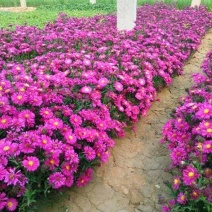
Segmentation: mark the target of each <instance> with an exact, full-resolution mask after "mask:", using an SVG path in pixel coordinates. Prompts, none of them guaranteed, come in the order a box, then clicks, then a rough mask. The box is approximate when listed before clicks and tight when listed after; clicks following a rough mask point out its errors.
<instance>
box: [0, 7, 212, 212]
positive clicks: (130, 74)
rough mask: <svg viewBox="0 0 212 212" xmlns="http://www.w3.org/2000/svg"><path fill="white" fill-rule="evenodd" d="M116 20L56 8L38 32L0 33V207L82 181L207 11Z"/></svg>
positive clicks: (177, 60)
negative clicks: (127, 22) (126, 27)
mask: <svg viewBox="0 0 212 212" xmlns="http://www.w3.org/2000/svg"><path fill="white" fill-rule="evenodd" d="M115 22H116V17H115V16H109V15H108V16H96V17H94V18H82V19H76V18H68V17H67V16H66V15H64V14H61V15H60V16H59V17H58V19H57V20H56V21H55V23H53V24H50V23H49V24H47V25H46V26H45V28H44V29H42V30H38V29H37V28H36V27H29V26H22V27H20V26H18V27H17V28H16V30H14V31H10V30H9V29H4V30H1V31H0V56H1V58H0V70H1V71H0V81H1V82H0V136H1V140H0V161H1V163H0V185H1V187H0V189H1V190H0V210H5V211H7V210H8V211H14V210H16V208H17V206H18V204H19V206H18V210H19V211H27V207H29V206H30V210H32V206H33V204H34V202H35V201H36V200H37V198H39V197H40V195H47V194H48V193H49V192H50V191H52V190H53V189H62V188H65V187H71V186H72V185H73V184H74V183H75V184H76V185H77V186H79V187H81V186H85V185H86V184H87V183H88V182H89V181H90V180H91V179H92V172H93V167H94V166H96V165H98V164H99V163H101V162H107V159H108V157H109V155H110V151H109V150H110V148H111V147H113V146H114V141H113V139H112V138H113V137H114V136H118V137H122V136H124V130H123V128H124V127H125V126H126V124H128V123H134V122H136V121H137V120H138V118H139V116H140V114H141V115H142V116H144V115H145V114H146V112H147V110H148V108H149V107H150V105H151V102H152V101H154V100H155V99H156V94H157V92H156V90H157V89H160V88H161V87H162V86H164V85H169V84H170V83H171V82H172V77H173V76H175V75H176V74H182V67H183V64H184V62H185V61H186V59H188V57H189V55H190V54H191V52H192V51H193V50H195V49H197V47H198V45H199V43H200V40H201V37H202V36H203V35H204V34H205V33H206V31H207V29H208V28H210V27H211V26H212V14H211V13H208V12H207V11H206V10H205V8H202V7H201V8H199V9H198V10H196V9H187V10H182V11H179V10H176V9H175V8H173V7H169V6H165V5H163V4H156V5H154V6H145V7H142V8H140V9H139V10H138V21H137V27H136V28H135V29H134V30H133V31H130V32H117V31H116V28H115V26H116V23H115Z"/></svg>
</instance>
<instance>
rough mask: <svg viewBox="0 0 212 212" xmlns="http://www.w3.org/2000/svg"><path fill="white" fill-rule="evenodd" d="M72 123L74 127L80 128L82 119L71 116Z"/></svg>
mask: <svg viewBox="0 0 212 212" xmlns="http://www.w3.org/2000/svg"><path fill="white" fill-rule="evenodd" d="M70 122H71V123H72V124H73V125H74V126H80V125H81V124H82V118H81V117H80V116H78V115H75V114H73V115H71V117H70Z"/></svg>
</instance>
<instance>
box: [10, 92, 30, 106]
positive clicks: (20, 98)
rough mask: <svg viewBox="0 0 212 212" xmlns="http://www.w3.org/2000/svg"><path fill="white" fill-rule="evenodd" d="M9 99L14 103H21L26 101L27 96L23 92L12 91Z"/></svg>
mask: <svg viewBox="0 0 212 212" xmlns="http://www.w3.org/2000/svg"><path fill="white" fill-rule="evenodd" d="M11 99H12V101H13V102H14V103H15V104H17V105H23V104H24V103H25V102H26V100H27V97H26V95H25V94H24V93H14V94H13V95H12V97H11Z"/></svg>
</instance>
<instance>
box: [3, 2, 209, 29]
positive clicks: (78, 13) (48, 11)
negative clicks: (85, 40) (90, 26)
mask: <svg viewBox="0 0 212 212" xmlns="http://www.w3.org/2000/svg"><path fill="white" fill-rule="evenodd" d="M155 2H156V0H138V5H139V6H140V5H143V4H146V3H148V4H153V3H155ZM165 3H167V4H175V5H176V6H177V7H178V8H179V9H181V8H183V7H185V6H189V5H190V4H191V0H165ZM202 4H203V5H205V6H206V7H207V8H208V9H209V10H211V11H212V0H202ZM17 6H20V0H0V7H17ZM27 6H28V7H36V8H37V9H36V10H35V11H33V12H24V13H11V12H3V11H0V28H4V27H7V26H8V25H9V24H12V25H13V26H12V27H14V26H15V25H24V24H26V23H27V24H28V25H35V26H37V27H39V28H41V27H43V26H44V24H45V23H46V22H48V21H50V22H52V21H54V20H55V19H56V17H57V15H58V13H60V12H64V13H66V14H68V15H69V16H73V17H83V16H94V15H97V14H107V13H112V12H115V11H116V0H97V4H95V5H92V4H90V3H89V0H77V1H76V0H27Z"/></svg>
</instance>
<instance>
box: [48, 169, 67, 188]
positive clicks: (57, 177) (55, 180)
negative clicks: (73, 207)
mask: <svg viewBox="0 0 212 212" xmlns="http://www.w3.org/2000/svg"><path fill="white" fill-rule="evenodd" d="M48 180H49V184H50V185H52V187H53V188H55V189H58V188H61V187H62V186H64V185H65V182H66V178H65V176H64V175H63V174H62V173H61V172H55V173H54V174H51V175H50V176H49V179H48Z"/></svg>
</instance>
